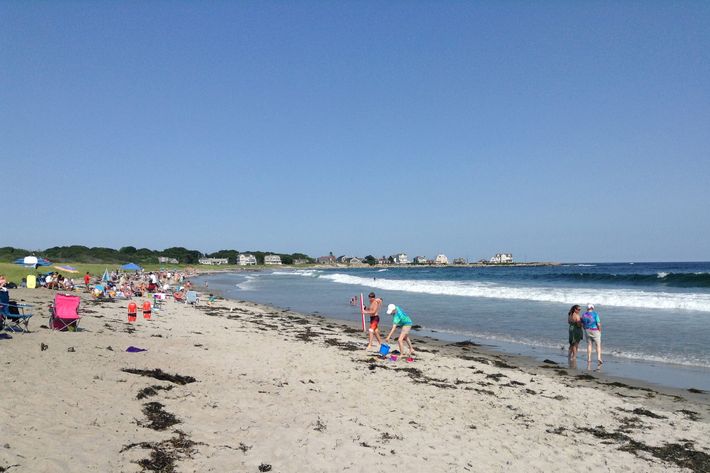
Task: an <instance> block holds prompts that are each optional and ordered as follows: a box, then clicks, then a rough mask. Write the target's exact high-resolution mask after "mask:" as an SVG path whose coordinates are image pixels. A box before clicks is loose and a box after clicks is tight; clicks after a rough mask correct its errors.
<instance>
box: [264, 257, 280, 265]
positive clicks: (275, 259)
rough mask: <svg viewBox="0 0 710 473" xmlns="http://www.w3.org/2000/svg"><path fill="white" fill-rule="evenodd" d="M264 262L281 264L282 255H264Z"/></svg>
mask: <svg viewBox="0 0 710 473" xmlns="http://www.w3.org/2000/svg"><path fill="white" fill-rule="evenodd" d="M264 264H281V257H280V256H279V255H266V256H264Z"/></svg>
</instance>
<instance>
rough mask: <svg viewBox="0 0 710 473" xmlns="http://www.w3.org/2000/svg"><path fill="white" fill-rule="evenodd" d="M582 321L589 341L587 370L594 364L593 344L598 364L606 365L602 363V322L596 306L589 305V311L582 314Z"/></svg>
mask: <svg viewBox="0 0 710 473" xmlns="http://www.w3.org/2000/svg"><path fill="white" fill-rule="evenodd" d="M581 320H582V327H583V328H584V335H585V338H586V339H587V368H589V367H590V366H591V363H592V342H593V343H594V346H595V349H596V350H597V362H598V363H599V366H601V365H602V363H604V362H603V361H602V322H601V320H599V314H598V313H597V312H596V311H595V310H594V304H589V305H587V311H586V312H585V313H584V314H582V317H581Z"/></svg>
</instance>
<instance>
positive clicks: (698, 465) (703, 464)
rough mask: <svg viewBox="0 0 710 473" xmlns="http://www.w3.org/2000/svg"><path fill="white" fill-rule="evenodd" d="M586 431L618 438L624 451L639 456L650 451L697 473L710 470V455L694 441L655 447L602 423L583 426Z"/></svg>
mask: <svg viewBox="0 0 710 473" xmlns="http://www.w3.org/2000/svg"><path fill="white" fill-rule="evenodd" d="M582 430H584V431H585V432H589V433H591V434H592V435H594V436H595V437H597V438H601V439H607V440H616V441H617V442H619V443H623V445H621V446H619V450H621V451H622V452H629V453H633V454H634V455H636V456H638V457H639V458H643V457H642V456H640V455H639V453H640V452H646V453H650V454H651V455H653V456H654V457H656V458H658V459H659V460H663V461H665V462H668V463H673V464H675V465H677V466H679V467H681V468H687V469H689V470H691V471H694V472H697V473H707V472H708V471H710V455H708V454H707V453H705V452H702V451H700V450H696V449H695V445H694V444H693V442H690V441H685V440H681V442H683V443H665V444H663V445H660V446H657V447H654V446H651V445H647V444H645V443H643V442H639V441H637V440H633V439H632V438H630V437H629V436H628V435H625V434H623V433H621V432H608V431H607V430H606V429H604V427H602V426H601V425H599V426H597V427H592V428H589V427H585V428H582Z"/></svg>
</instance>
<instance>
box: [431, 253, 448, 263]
mask: <svg viewBox="0 0 710 473" xmlns="http://www.w3.org/2000/svg"><path fill="white" fill-rule="evenodd" d="M434 264H449V258H447V257H446V255H436V259H435V260H434Z"/></svg>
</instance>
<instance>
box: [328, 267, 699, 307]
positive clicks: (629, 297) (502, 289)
mask: <svg viewBox="0 0 710 473" xmlns="http://www.w3.org/2000/svg"><path fill="white" fill-rule="evenodd" d="M321 278H322V279H327V280H330V281H333V282H335V283H339V284H350V285H354V286H365V287H372V288H378V289H383V290H386V291H404V292H414V293H421V294H436V295H447V296H462V297H482V298H491V299H514V300H529V301H537V302H558V303H565V304H580V303H581V304H586V303H588V302H593V303H594V304H596V305H600V306H616V307H641V308H648V309H670V310H695V311H700V312H710V294H692V293H668V292H646V291H638V290H633V289H602V290H600V289H592V288H567V287H511V286H504V285H500V284H496V283H488V282H476V281H434V280H411V279H406V280H403V279H377V280H373V279H372V278H363V277H359V276H353V275H350V274H342V273H331V274H325V275H321Z"/></svg>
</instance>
